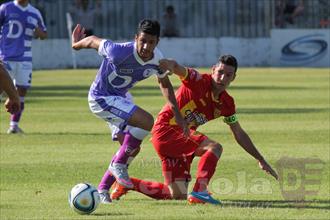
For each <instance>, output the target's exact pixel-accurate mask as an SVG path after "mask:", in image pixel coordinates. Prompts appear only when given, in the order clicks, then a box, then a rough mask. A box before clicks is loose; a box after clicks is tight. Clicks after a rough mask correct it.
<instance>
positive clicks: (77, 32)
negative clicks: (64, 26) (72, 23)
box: [72, 24, 86, 45]
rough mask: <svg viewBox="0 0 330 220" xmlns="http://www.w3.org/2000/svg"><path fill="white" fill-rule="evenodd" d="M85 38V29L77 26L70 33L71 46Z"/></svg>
mask: <svg viewBox="0 0 330 220" xmlns="http://www.w3.org/2000/svg"><path fill="white" fill-rule="evenodd" d="M85 37H86V34H85V28H84V27H82V26H81V25H80V24H77V26H76V27H75V28H74V30H73V32H72V45H74V44H75V43H77V42H79V41H80V40H82V39H84V38H85Z"/></svg>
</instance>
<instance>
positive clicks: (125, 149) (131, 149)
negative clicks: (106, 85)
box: [89, 96, 153, 188]
mask: <svg viewBox="0 0 330 220" xmlns="http://www.w3.org/2000/svg"><path fill="white" fill-rule="evenodd" d="M89 104H90V109H91V110H92V112H93V113H95V114H96V115H97V116H99V117H101V118H103V119H104V120H106V121H107V122H108V123H110V124H112V125H114V126H116V127H118V128H119V129H120V130H123V129H124V128H125V127H126V126H127V125H130V128H129V130H128V131H127V132H126V133H125V135H124V139H123V144H122V145H121V147H120V149H119V150H118V151H117V153H116V154H115V156H114V157H113V158H112V161H111V163H110V165H109V171H110V172H111V173H112V175H114V176H115V178H116V180H117V182H118V183H119V184H122V185H124V186H126V187H128V188H130V187H133V184H132V182H131V180H130V179H129V176H128V172H127V163H128V161H129V160H130V159H132V158H134V156H135V155H136V154H137V152H139V149H140V145H141V142H142V140H143V138H144V137H145V136H147V135H148V133H149V130H150V129H151V127H152V124H153V118H152V116H151V115H150V114H149V113H147V112H146V111H144V110H143V109H141V108H139V107H138V106H136V105H135V104H134V103H133V102H132V101H131V100H130V99H129V98H125V97H121V96H108V97H100V98H97V99H93V98H92V97H89ZM138 119H139V120H138ZM144 119H145V120H144ZM139 122H140V123H139ZM131 125H132V126H131ZM133 125H138V126H140V127H133ZM146 129H147V130H146Z"/></svg>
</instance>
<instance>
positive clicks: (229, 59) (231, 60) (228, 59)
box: [218, 54, 237, 73]
mask: <svg viewBox="0 0 330 220" xmlns="http://www.w3.org/2000/svg"><path fill="white" fill-rule="evenodd" d="M220 63H223V64H226V65H229V66H232V67H234V68H235V73H236V70H237V60H236V58H235V57H234V56H232V55H229V54H227V55H223V56H221V57H220V58H219V61H218V65H219V64H220Z"/></svg>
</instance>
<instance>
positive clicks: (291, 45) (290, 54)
mask: <svg viewBox="0 0 330 220" xmlns="http://www.w3.org/2000/svg"><path fill="white" fill-rule="evenodd" d="M329 46H330V30H329V29H273V30H272V31H271V64H272V66H279V67H281V66H282V67H290V66H292V67H300V66H301V67H330V55H329Z"/></svg>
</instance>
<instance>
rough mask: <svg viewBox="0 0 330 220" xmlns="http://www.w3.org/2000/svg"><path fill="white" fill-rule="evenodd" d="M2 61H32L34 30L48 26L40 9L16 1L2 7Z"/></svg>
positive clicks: (0, 7) (0, 40)
mask: <svg viewBox="0 0 330 220" xmlns="http://www.w3.org/2000/svg"><path fill="white" fill-rule="evenodd" d="M0 27H1V30H0V33H1V35H0V59H1V60H4V61H32V51H31V44H32V37H33V35H34V29H35V28H36V27H40V28H41V29H42V30H43V31H46V26H45V24H44V21H43V19H42V16H41V14H40V12H39V10H38V9H36V8H35V7H33V6H32V5H30V4H28V5H27V6H26V7H22V6H20V5H19V4H18V3H17V2H16V1H13V2H9V3H5V4H2V5H1V6H0Z"/></svg>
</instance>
